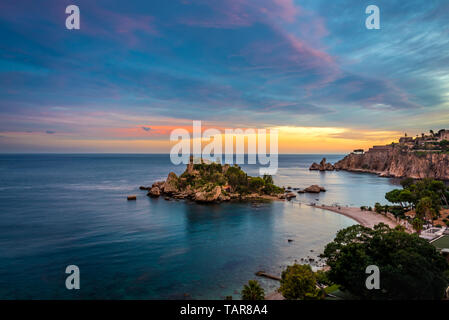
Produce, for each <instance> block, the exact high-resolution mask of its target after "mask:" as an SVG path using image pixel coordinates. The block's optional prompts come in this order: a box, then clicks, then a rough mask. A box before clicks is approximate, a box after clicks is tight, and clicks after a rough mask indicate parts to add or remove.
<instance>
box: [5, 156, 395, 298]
mask: <svg viewBox="0 0 449 320" xmlns="http://www.w3.org/2000/svg"><path fill="white" fill-rule="evenodd" d="M323 157H326V159H327V161H328V162H332V163H334V162H336V161H338V160H340V159H341V158H343V155H280V156H279V164H278V166H279V169H278V171H277V174H276V175H275V176H274V177H273V178H274V182H275V184H277V185H279V186H285V187H291V188H305V187H308V186H310V185H312V184H318V185H320V186H323V187H325V188H326V190H327V191H326V192H322V193H320V194H298V195H297V197H296V199H293V200H292V201H285V202H283V201H273V202H266V203H221V204H209V205H201V204H196V203H192V202H190V201H185V200H180V201H175V200H170V201H167V200H165V199H164V197H161V198H158V199H153V198H149V197H147V196H146V192H145V191H141V190H139V186H141V185H145V186H148V185H151V184H152V183H153V182H155V181H159V180H163V179H165V178H166V177H167V175H168V173H169V172H170V171H173V172H175V173H176V174H180V173H182V172H183V171H184V170H185V166H184V165H178V166H176V165H173V164H172V163H171V161H170V157H169V155H168V154H3V155H0V299H224V298H225V297H227V296H232V298H233V299H240V292H241V290H242V287H243V285H244V284H246V283H247V282H248V280H251V279H257V280H258V281H259V282H260V283H261V285H262V286H263V288H264V289H265V292H266V293H269V292H272V291H274V290H275V289H276V288H277V287H278V286H279V283H278V282H277V281H275V280H270V279H265V278H260V277H257V276H256V275H255V272H257V271H265V272H266V273H270V274H273V275H278V276H279V275H280V274H281V272H282V270H284V269H285V268H286V267H287V266H288V265H291V264H293V263H305V262H304V261H305V260H304V259H306V260H307V261H309V259H313V261H315V262H316V261H317V260H318V258H317V256H318V255H319V254H320V253H322V252H323V249H324V247H325V245H326V244H327V243H329V242H330V241H332V239H333V238H334V237H335V235H336V233H337V232H338V230H341V229H343V228H346V227H348V226H351V225H354V224H355V223H356V222H355V221H353V220H351V219H350V218H347V217H345V216H342V215H339V214H337V213H334V212H329V211H325V210H321V209H318V208H313V207H311V206H309V205H308V204H310V203H317V204H339V205H342V206H362V205H365V206H374V203H375V202H380V203H386V200H385V198H384V196H385V193H386V192H388V191H390V190H392V189H394V188H396V187H397V185H398V183H399V182H398V181H396V180H395V179H390V178H382V177H378V176H376V175H372V174H364V173H351V172H345V171H338V172H337V171H333V172H318V171H309V170H308V168H309V166H310V164H311V163H312V162H319V161H320V160H321V159H322V158H323ZM242 168H243V169H244V170H245V171H246V172H247V173H248V174H250V175H258V172H259V167H258V166H257V165H242ZM128 195H137V200H136V201H127V196H128ZM289 240H290V241H289ZM70 265H75V266H77V267H78V269H79V276H80V288H79V289H73V290H69V289H67V287H66V279H67V277H68V276H69V274H66V268H67V266H70ZM316 266H318V264H317V265H316Z"/></svg>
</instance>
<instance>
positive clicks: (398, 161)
mask: <svg viewBox="0 0 449 320" xmlns="http://www.w3.org/2000/svg"><path fill="white" fill-rule="evenodd" d="M334 167H335V169H336V170H347V171H354V172H368V173H375V174H378V175H380V176H385V177H401V178H402V177H410V178H414V179H422V178H433V179H440V180H449V154H447V153H443V152H426V151H414V150H404V149H403V148H401V147H400V146H399V145H396V146H394V147H390V148H372V149H370V150H369V151H367V152H366V153H364V154H355V153H351V154H349V155H347V156H346V157H344V158H343V159H342V160H340V161H338V162H337V163H335V165H334Z"/></svg>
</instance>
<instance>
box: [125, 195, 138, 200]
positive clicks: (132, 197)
mask: <svg viewBox="0 0 449 320" xmlns="http://www.w3.org/2000/svg"><path fill="white" fill-rule="evenodd" d="M127 199H128V201H130V200H137V196H134V195H133V196H128V198H127Z"/></svg>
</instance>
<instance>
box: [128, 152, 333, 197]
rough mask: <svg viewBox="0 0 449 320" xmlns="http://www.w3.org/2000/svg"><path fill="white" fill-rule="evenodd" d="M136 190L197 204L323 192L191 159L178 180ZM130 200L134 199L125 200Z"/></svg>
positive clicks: (171, 178)
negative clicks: (279, 183)
mask: <svg viewBox="0 0 449 320" xmlns="http://www.w3.org/2000/svg"><path fill="white" fill-rule="evenodd" d="M139 189H140V190H144V191H147V196H149V197H151V198H159V197H164V198H165V199H166V200H171V199H178V200H179V199H186V200H191V201H195V202H197V203H220V202H226V201H267V200H269V201H273V200H274V201H283V200H291V199H294V198H296V195H297V193H298V194H299V193H306V192H307V193H320V192H325V191H326V189H325V188H324V187H320V186H318V185H312V186H309V187H307V188H304V189H299V188H291V187H288V188H284V187H282V188H281V187H278V186H276V185H274V184H273V179H272V177H271V176H267V175H265V176H263V177H251V176H248V175H247V174H246V173H245V172H243V171H242V170H241V168H240V167H238V166H237V165H234V166H230V165H228V164H225V165H221V164H217V163H204V162H200V163H194V162H193V158H191V159H190V162H189V164H188V165H187V168H186V170H185V171H184V172H183V173H182V174H181V175H180V176H179V177H178V176H177V175H176V174H175V173H174V172H170V173H169V174H168V177H167V179H166V180H165V181H157V182H154V183H153V184H152V185H151V186H150V187H146V186H140V188H139ZM294 191H296V193H295V192H294ZM131 199H132V200H135V196H129V197H128V200H131Z"/></svg>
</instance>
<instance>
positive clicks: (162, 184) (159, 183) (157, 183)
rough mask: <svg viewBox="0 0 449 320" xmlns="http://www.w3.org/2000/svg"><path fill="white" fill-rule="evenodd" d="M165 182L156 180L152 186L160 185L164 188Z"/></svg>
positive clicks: (160, 187)
mask: <svg viewBox="0 0 449 320" xmlns="http://www.w3.org/2000/svg"><path fill="white" fill-rule="evenodd" d="M164 184H165V181H156V182H155V183H153V185H152V186H151V187H152V188H154V187H158V188H159V189H163V187H164Z"/></svg>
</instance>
